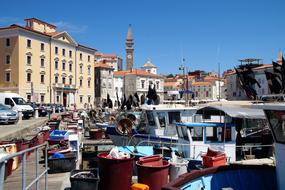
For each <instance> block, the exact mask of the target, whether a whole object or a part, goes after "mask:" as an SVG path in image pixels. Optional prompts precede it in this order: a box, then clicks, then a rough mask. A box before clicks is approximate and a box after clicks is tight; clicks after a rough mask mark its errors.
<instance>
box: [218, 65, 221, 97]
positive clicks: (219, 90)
mask: <svg viewBox="0 0 285 190" xmlns="http://www.w3.org/2000/svg"><path fill="white" fill-rule="evenodd" d="M218 82H219V87H218V88H219V89H218V92H219V97H218V101H220V99H221V77H220V62H219V63H218Z"/></svg>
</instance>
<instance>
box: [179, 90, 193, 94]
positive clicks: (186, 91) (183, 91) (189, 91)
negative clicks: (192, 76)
mask: <svg viewBox="0 0 285 190" xmlns="http://www.w3.org/2000/svg"><path fill="white" fill-rule="evenodd" d="M179 93H180V94H183V93H187V94H191V93H193V92H192V91H191V90H179Z"/></svg>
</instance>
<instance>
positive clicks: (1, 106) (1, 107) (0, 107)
mask: <svg viewBox="0 0 285 190" xmlns="http://www.w3.org/2000/svg"><path fill="white" fill-rule="evenodd" d="M0 110H9V108H8V107H7V106H4V105H3V104H0Z"/></svg>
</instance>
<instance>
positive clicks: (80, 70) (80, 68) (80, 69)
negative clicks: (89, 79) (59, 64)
mask: <svg viewBox="0 0 285 190" xmlns="http://www.w3.org/2000/svg"><path fill="white" fill-rule="evenodd" d="M79 72H80V74H82V65H80V67H79Z"/></svg>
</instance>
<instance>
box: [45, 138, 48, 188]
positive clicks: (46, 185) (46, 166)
mask: <svg viewBox="0 0 285 190" xmlns="http://www.w3.org/2000/svg"><path fill="white" fill-rule="evenodd" d="M45 169H46V170H48V151H47V144H46V146H45ZM45 190H48V172H46V173H45Z"/></svg>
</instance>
